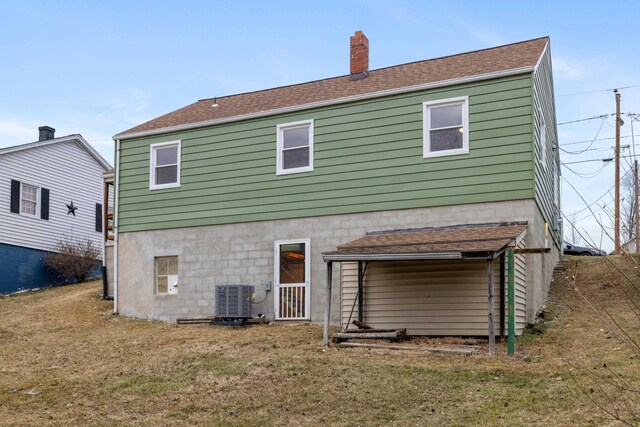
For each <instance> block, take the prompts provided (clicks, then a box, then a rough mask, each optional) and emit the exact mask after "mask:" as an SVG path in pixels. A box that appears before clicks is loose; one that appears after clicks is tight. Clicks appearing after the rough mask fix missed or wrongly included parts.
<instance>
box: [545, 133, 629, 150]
mask: <svg viewBox="0 0 640 427" xmlns="http://www.w3.org/2000/svg"><path fill="white" fill-rule="evenodd" d="M622 138H631V135H624V136H621V137H620V139H622ZM612 139H616V138H615V137H613V136H610V137H607V138H598V139H596V140H595V141H609V140H612ZM591 141H593V140H591V139H585V140H583V141H573V142H566V143H564V144H558V145H560V146H561V147H564V146H566V145H576V144H584V143H586V142H591Z"/></svg>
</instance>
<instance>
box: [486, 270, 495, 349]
mask: <svg viewBox="0 0 640 427" xmlns="http://www.w3.org/2000/svg"><path fill="white" fill-rule="evenodd" d="M487 268H488V270H489V271H488V276H489V277H488V280H487V286H488V291H489V316H488V317H489V319H488V320H489V325H488V326H489V356H493V355H495V354H496V333H495V331H494V322H493V258H490V259H489V260H488V261H487Z"/></svg>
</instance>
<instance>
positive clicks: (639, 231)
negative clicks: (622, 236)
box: [633, 159, 640, 252]
mask: <svg viewBox="0 0 640 427" xmlns="http://www.w3.org/2000/svg"><path fill="white" fill-rule="evenodd" d="M633 166H634V167H633V172H634V173H633V189H634V193H635V203H636V206H635V207H636V252H640V245H639V244H638V243H640V219H639V218H638V215H639V214H640V207H638V160H637V159H636V161H635V162H634V163H633Z"/></svg>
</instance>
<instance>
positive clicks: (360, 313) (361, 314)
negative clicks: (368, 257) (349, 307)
mask: <svg viewBox="0 0 640 427" xmlns="http://www.w3.org/2000/svg"><path fill="white" fill-rule="evenodd" d="M363 297H364V273H363V271H362V261H358V321H359V322H364V299H363ZM347 327H349V325H347Z"/></svg>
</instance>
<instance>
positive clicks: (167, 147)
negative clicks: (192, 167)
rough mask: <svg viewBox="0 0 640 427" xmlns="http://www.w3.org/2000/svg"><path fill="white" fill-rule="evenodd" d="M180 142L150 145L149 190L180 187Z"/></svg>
mask: <svg viewBox="0 0 640 427" xmlns="http://www.w3.org/2000/svg"><path fill="white" fill-rule="evenodd" d="M180 145H181V143H180V141H169V142H161V143H158V144H151V161H150V173H149V175H150V182H149V189H150V190H159V189H162V188H175V187H180V158H181V157H180Z"/></svg>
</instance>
